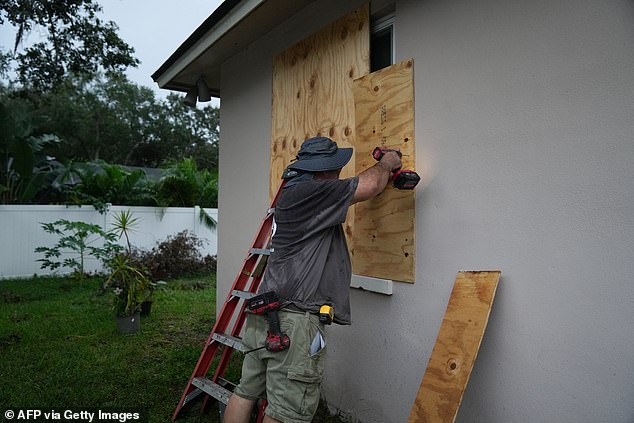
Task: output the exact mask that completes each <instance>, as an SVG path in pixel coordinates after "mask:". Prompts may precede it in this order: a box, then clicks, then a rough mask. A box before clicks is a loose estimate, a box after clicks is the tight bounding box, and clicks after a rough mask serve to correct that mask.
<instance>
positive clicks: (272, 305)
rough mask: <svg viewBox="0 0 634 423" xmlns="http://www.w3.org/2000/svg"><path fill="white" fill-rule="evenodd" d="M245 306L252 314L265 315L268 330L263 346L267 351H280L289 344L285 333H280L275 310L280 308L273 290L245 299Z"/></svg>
mask: <svg viewBox="0 0 634 423" xmlns="http://www.w3.org/2000/svg"><path fill="white" fill-rule="evenodd" d="M247 307H248V308H249V311H250V312H251V313H253V314H264V315H266V320H267V321H268V322H269V330H268V333H267V335H266V340H265V341H264V348H266V349H267V351H272V352H280V351H284V350H286V349H288V347H290V346H291V339H290V338H289V337H288V335H287V334H285V333H282V329H281V328H280V318H279V316H278V314H277V310H278V309H279V308H280V300H279V298H278V296H277V294H276V293H275V292H274V291H269V292H265V293H262V294H260V295H256V296H255V297H253V298H250V299H249V300H247ZM258 349H260V348H256V350H258ZM252 351H255V350H252ZM249 352H251V351H249Z"/></svg>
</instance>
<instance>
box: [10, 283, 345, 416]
mask: <svg viewBox="0 0 634 423" xmlns="http://www.w3.org/2000/svg"><path fill="white" fill-rule="evenodd" d="M101 283H102V280H101V279H99V278H90V279H87V280H86V281H84V282H82V283H79V282H76V281H74V280H72V279H68V278H35V279H22V280H4V281H0V357H1V359H0V381H2V382H1V383H0V411H2V410H5V409H9V408H12V409H19V408H43V409H56V410H59V409H60V408H62V409H64V408H110V409H112V410H111V411H116V410H118V409H120V410H122V411H123V410H124V409H125V410H127V411H130V410H134V411H140V412H142V414H143V415H144V416H148V421H149V422H167V421H169V420H170V418H171V415H172V413H173V412H174V409H175V407H176V404H177V403H178V400H179V399H180V396H181V394H182V392H183V389H184V388H185V385H186V384H187V381H188V380H189V377H190V375H191V372H192V371H193V368H194V366H195V365H196V362H197V360H198V357H199V355H200V352H201V350H202V347H203V345H204V343H205V341H206V340H207V338H208V336H209V333H210V331H211V329H212V326H213V323H214V322H213V316H215V295H216V290H215V276H207V277H196V278H185V279H179V280H174V281H169V282H168V285H167V286H168V288H167V289H164V290H160V291H157V292H155V294H154V304H153V306H152V312H151V315H150V316H149V317H146V318H142V320H141V332H140V333H138V334H134V335H120V334H118V333H117V331H116V323H115V320H114V314H113V311H112V305H111V300H112V297H111V295H108V294H105V295H99V294H98V288H99V286H100V285H101ZM241 359H242V357H241V356H240V354H238V353H236V354H234V355H233V358H232V362H231V364H230V366H229V368H228V369H227V372H226V373H225V376H226V377H227V378H228V379H229V380H231V381H233V382H237V381H238V380H239V376H240V366H241ZM203 421H204V422H211V423H213V422H219V417H218V413H217V409H216V407H215V406H214V407H213V408H212V410H211V411H210V412H209V414H207V415H202V416H201V415H200V407H199V406H198V405H197V404H194V405H193V406H192V407H188V408H185V409H184V410H183V412H181V415H180V418H179V422H184V423H194V422H203ZM315 421H316V422H338V421H339V420H338V419H337V418H336V417H330V416H329V415H328V412H327V411H326V409H325V407H324V406H323V405H322V406H321V407H320V411H319V412H318V415H317V416H316V417H315Z"/></svg>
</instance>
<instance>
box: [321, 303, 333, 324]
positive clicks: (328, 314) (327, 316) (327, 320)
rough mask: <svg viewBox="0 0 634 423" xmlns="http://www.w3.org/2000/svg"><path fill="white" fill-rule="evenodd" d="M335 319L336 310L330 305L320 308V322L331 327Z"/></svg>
mask: <svg viewBox="0 0 634 423" xmlns="http://www.w3.org/2000/svg"><path fill="white" fill-rule="evenodd" d="M334 318H335V308H334V307H333V306H331V305H329V304H324V305H323V306H321V307H320V308H319V322H320V323H323V324H324V325H329V324H331V323H332V321H333V319H334Z"/></svg>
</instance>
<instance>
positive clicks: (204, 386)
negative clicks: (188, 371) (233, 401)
mask: <svg viewBox="0 0 634 423" xmlns="http://www.w3.org/2000/svg"><path fill="white" fill-rule="evenodd" d="M192 385H194V386H195V387H196V388H198V389H200V390H201V391H203V392H205V393H206V394H208V395H210V396H212V397H214V398H215V399H217V400H218V401H220V402H221V403H223V404H225V405H227V403H228V402H229V397H230V396H231V391H230V390H228V389H226V388H223V387H222V386H220V385H218V384H217V383H215V382H212V381H211V380H209V379H207V378H206V377H196V378H194V379H193V380H192Z"/></svg>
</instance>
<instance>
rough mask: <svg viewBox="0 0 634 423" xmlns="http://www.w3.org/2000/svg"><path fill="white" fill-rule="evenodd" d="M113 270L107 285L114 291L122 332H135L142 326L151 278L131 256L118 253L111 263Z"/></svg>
mask: <svg viewBox="0 0 634 423" xmlns="http://www.w3.org/2000/svg"><path fill="white" fill-rule="evenodd" d="M109 266H110V269H111V272H110V274H109V275H108V278H107V279H106V283H105V286H106V288H110V289H112V290H113V292H114V311H115V316H116V319H117V329H118V330H119V332H120V333H135V332H138V331H139V330H140V328H141V326H140V311H141V303H142V302H143V299H144V296H145V295H146V292H147V291H148V289H149V286H150V280H149V278H148V277H147V275H146V274H145V272H144V271H143V270H142V269H141V268H139V267H138V266H137V265H136V264H135V263H134V261H133V260H132V259H131V258H130V256H128V255H125V254H117V255H116V256H115V257H114V258H113V259H112V260H111V261H110V263H109Z"/></svg>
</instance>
